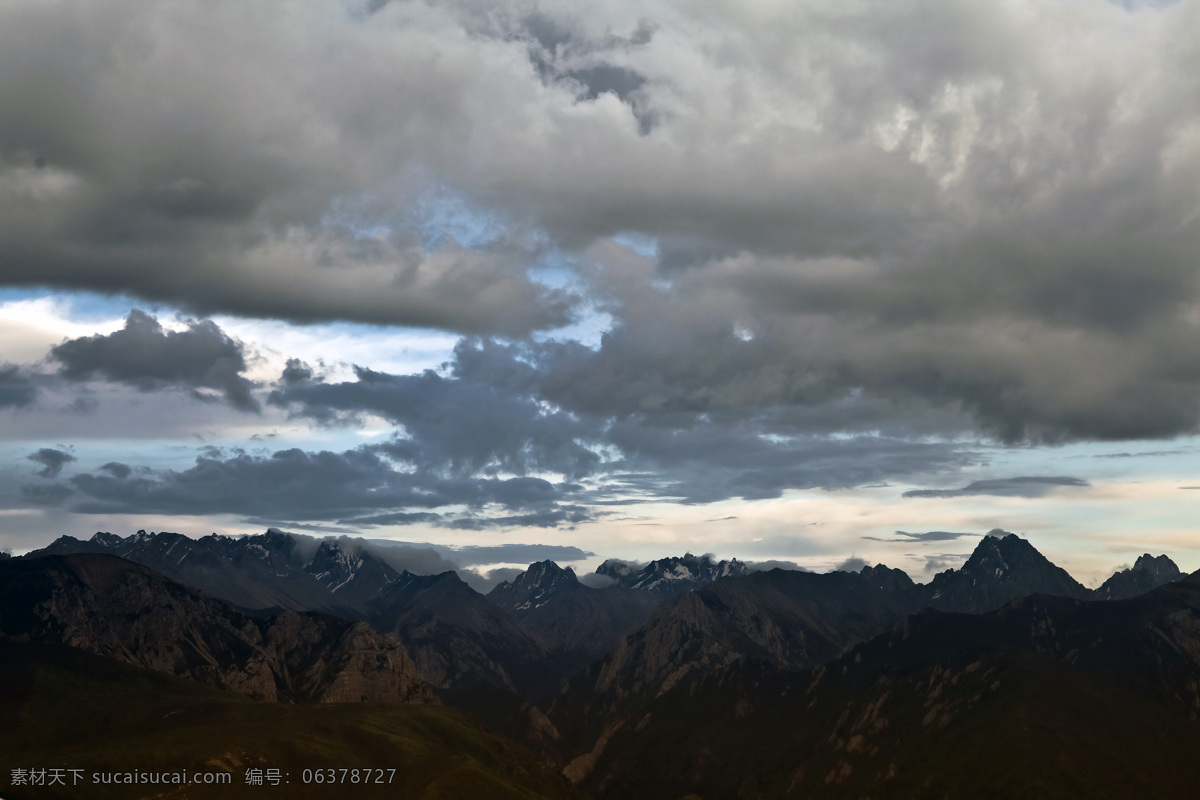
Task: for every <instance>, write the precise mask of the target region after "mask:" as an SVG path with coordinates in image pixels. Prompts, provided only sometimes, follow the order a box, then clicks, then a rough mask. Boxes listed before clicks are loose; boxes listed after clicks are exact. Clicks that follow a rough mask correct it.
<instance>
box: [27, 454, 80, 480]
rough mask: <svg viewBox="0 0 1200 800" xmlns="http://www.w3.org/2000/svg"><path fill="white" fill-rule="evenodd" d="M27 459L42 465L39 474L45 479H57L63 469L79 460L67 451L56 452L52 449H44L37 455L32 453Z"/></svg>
mask: <svg viewBox="0 0 1200 800" xmlns="http://www.w3.org/2000/svg"><path fill="white" fill-rule="evenodd" d="M26 458H28V459H29V460H30V461H36V462H37V463H39V464H41V465H42V468H41V469H40V470H38V471H37V474H38V475H40V476H42V477H43V478H57V477H58V475H59V473H60V472H62V469H63V467H65V466H66V465H67V464H70V463H71V462H72V461H76V460H77V459H76V458H75V456H73V455H71V454H70V453H68V452H67V451H65V450H56V449H54V448H51V447H43V448H41V449H40V450H38V451H37V452H36V453H30V454H29V455H28V456H26Z"/></svg>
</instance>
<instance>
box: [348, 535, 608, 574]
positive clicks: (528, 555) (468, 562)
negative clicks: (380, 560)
mask: <svg viewBox="0 0 1200 800" xmlns="http://www.w3.org/2000/svg"><path fill="white" fill-rule="evenodd" d="M371 541H373V542H376V543H378V544H379V545H380V546H381V547H384V548H388V547H422V548H428V549H431V550H434V551H436V552H438V553H441V554H442V555H443V556H444V557H446V558H449V559H451V560H453V561H454V562H455V563H457V564H461V565H462V566H464V567H473V566H486V565H488V564H532V563H534V562H537V561H545V560H547V559H549V560H551V561H562V562H566V561H582V560H583V559H585V558H588V557H590V556H593V555H595V554H594V553H590V552H588V551H586V550H581V549H579V548H578V547H575V546H574V545H559V544H499V545H463V546H460V547H450V546H447V545H436V544H420V545H418V544H409V543H401V542H391V541H387V540H382V539H376V540H371Z"/></svg>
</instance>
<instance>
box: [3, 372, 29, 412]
mask: <svg viewBox="0 0 1200 800" xmlns="http://www.w3.org/2000/svg"><path fill="white" fill-rule="evenodd" d="M35 397H37V384H36V383H34V380H33V377H32V376H30V375H29V374H28V373H27V372H25V370H23V369H22V368H21V367H18V366H15V365H12V364H6V365H4V366H0V408H5V407H8V408H23V407H25V406H28V405H30V404H32V403H33V401H34V398H35Z"/></svg>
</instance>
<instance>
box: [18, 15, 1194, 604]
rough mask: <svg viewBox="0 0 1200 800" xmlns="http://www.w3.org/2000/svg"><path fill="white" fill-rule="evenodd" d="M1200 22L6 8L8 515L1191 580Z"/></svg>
mask: <svg viewBox="0 0 1200 800" xmlns="http://www.w3.org/2000/svg"><path fill="white" fill-rule="evenodd" d="M1197 30H1200V2H1197V0H1180V2H1174V3H1161V2H1153V3H1138V2H1122V3H1115V2H1108V0H1041V1H1032V0H1029V1H1022V2H1018V1H1016V0H1013V1H1011V2H1010V1H1008V0H1000V1H999V2H994V3H950V2H897V3H890V2H889V3H882V2H841V1H840V0H839V2H791V0H789V1H788V2H772V1H768V0H731V1H730V2H720V1H718V0H706V1H705V2H684V1H683V0H680V1H679V2H654V1H653V0H649V1H647V0H638V2H624V1H622V0H598V2H593V3H588V4H579V3H570V2H555V1H554V0H538V1H537V2H522V1H521V0H513V2H506V3H502V4H490V3H477V2H467V1H466V0H462V1H461V2H455V1H454V0H447V1H446V2H437V3H427V2H410V1H408V0H393V2H378V0H376V1H375V2H362V1H354V2H350V1H347V2H337V1H335V0H329V2H281V3H244V2H240V1H239V2H232V1H230V2H219V1H218V2H205V3H199V2H172V3H145V2H133V1H132V0H131V1H130V2H111V1H110V0H89V1H88V2H42V1H41V0H38V1H37V2H33V1H32V0H14V1H13V2H6V3H3V4H0V548H4V549H7V550H9V551H11V552H12V553H23V552H27V551H28V550H30V549H34V548H37V547H41V546H44V545H45V544H47V543H48V542H50V541H51V540H53V539H54V538H56V537H58V536H60V535H72V536H76V537H79V538H86V537H88V536H90V535H91V534H92V533H94V532H96V531H101V530H106V531H112V532H114V533H120V534H122V535H126V534H129V533H132V532H134V531H136V530H138V529H146V530H172V531H177V532H180V533H184V534H188V535H193V536H202V535H207V534H208V533H211V532H217V533H223V534H230V535H236V534H249V533H261V532H262V531H264V530H265V529H266V528H268V527H278V528H281V529H284V530H289V531H294V532H297V533H306V534H309V535H313V536H327V535H334V536H343V535H345V536H350V537H355V536H361V537H365V538H371V539H385V540H394V541H398V542H414V543H430V544H435V545H437V546H439V547H440V548H442V549H443V551H445V552H453V551H455V550H456V549H458V550H461V551H462V552H464V553H465V552H468V551H469V552H472V553H476V554H479V553H492V554H497V553H501V552H509V553H513V552H519V553H521V554H522V555H525V554H528V553H530V552H535V551H530V550H520V549H512V548H509V549H508V550H504V549H503V548H502V549H501V550H496V549H494V548H497V547H499V546H501V545H516V544H523V545H545V546H553V547H560V548H561V547H568V548H577V550H565V551H559V552H564V553H577V556H578V557H577V558H576V560H575V561H573V562H570V563H573V564H574V565H575V566H576V567H577V568H578V569H580V570H589V569H592V568H594V567H595V565H596V564H598V563H599V562H600V561H601V560H603V559H604V558H607V557H616V558H622V559H627V560H634V561H645V560H649V559H652V558H659V557H663V556H669V555H681V554H682V553H684V552H685V551H691V552H693V553H713V554H714V555H716V556H718V557H723V558H729V557H737V558H739V559H742V560H743V561H752V562H760V563H766V562H776V561H785V562H790V563H792V564H795V565H798V566H801V567H804V568H807V569H814V570H828V569H833V568H836V567H838V566H840V565H844V564H857V563H886V564H888V565H889V566H893V567H900V568H902V569H904V570H906V571H907V572H909V574H910V575H912V576H913V577H914V578H915V579H916V580H918V581H927V580H929V578H930V577H932V575H933V574H934V573H936V572H937V571H939V570H942V569H946V568H949V567H955V566H958V565H960V564H961V563H962V561H963V560H964V559H965V558H966V556H967V554H969V553H970V552H971V550H972V549H973V548H974V546H975V544H976V543H977V541H978V539H979V537H980V536H982V535H983V534H984V533H986V532H987V531H989V530H992V529H995V528H1000V529H1003V530H1008V531H1013V532H1017V533H1019V534H1020V535H1022V536H1025V537H1027V538H1028V539H1029V540H1030V541H1031V542H1033V544H1034V545H1035V546H1036V547H1037V548H1038V549H1039V550H1041V551H1042V552H1043V553H1044V554H1046V555H1047V556H1048V557H1050V558H1051V559H1052V560H1053V561H1055V562H1056V563H1058V564H1059V565H1061V566H1063V567H1065V568H1066V569H1068V570H1069V571H1070V572H1071V573H1072V574H1073V575H1075V576H1076V577H1077V578H1078V579H1080V580H1081V581H1083V582H1085V583H1087V584H1089V585H1096V584H1097V583H1099V582H1100V581H1101V580H1103V579H1104V578H1105V577H1107V575H1109V574H1111V572H1112V571H1113V570H1114V569H1116V568H1118V567H1122V566H1128V565H1129V564H1131V563H1132V562H1133V561H1134V559H1136V558H1137V556H1138V555H1140V554H1141V553H1143V552H1151V553H1153V554H1158V553H1167V554H1169V555H1171V556H1172V558H1174V559H1175V561H1176V562H1177V563H1178V564H1179V565H1180V567H1181V568H1183V569H1185V570H1187V571H1192V570H1196V569H1200V536H1198V535H1197V534H1198V533H1200V531H1198V528H1197V522H1196V520H1197V519H1200V514H1198V512H1200V474H1198V473H1200V470H1198V469H1197V467H1198V465H1200V459H1198V458H1197V456H1198V455H1200V436H1198V432H1200V37H1197V36H1196V35H1195V32H1196V31H1197ZM447 548H448V550H447ZM491 557H492V558H495V559H500V558H501V556H500V555H493V556H491ZM481 558H482V556H480V557H479V558H474V559H473V560H476V561H478V560H480V559H481ZM483 560H485V561H486V559H483ZM518 565H519V564H518V563H516V562H511V561H497V562H495V563H491V564H489V563H482V564H476V565H475V567H474V568H475V569H477V570H480V571H481V572H483V573H486V572H487V570H488V569H489V568H492V567H513V566H518Z"/></svg>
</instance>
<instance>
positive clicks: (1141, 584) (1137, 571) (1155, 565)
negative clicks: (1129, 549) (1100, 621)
mask: <svg viewBox="0 0 1200 800" xmlns="http://www.w3.org/2000/svg"><path fill="white" fill-rule="evenodd" d="M1182 578H1183V573H1181V572H1180V571H1179V567H1177V566H1175V562H1174V561H1172V560H1171V559H1169V558H1167V557H1166V556H1165V555H1162V556H1159V557H1158V558H1155V557H1153V556H1152V555H1150V554H1149V553H1146V554H1144V555H1142V556H1139V557H1138V560H1137V561H1136V562H1135V563H1134V565H1133V567H1132V568H1130V569H1123V570H1121V571H1119V572H1116V573H1114V574H1113V576H1112V577H1111V578H1109V579H1108V580H1106V581H1105V582H1104V583H1103V584H1101V585H1100V588H1099V589H1097V590H1096V597H1097V598H1098V599H1100V600H1124V599H1126V598H1129V597H1137V596H1138V595H1140V594H1145V593H1146V592H1149V591H1150V590H1152V589H1157V588H1158V587H1159V586H1165V585H1166V584H1168V583H1174V582H1175V581H1178V580H1181V579H1182Z"/></svg>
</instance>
